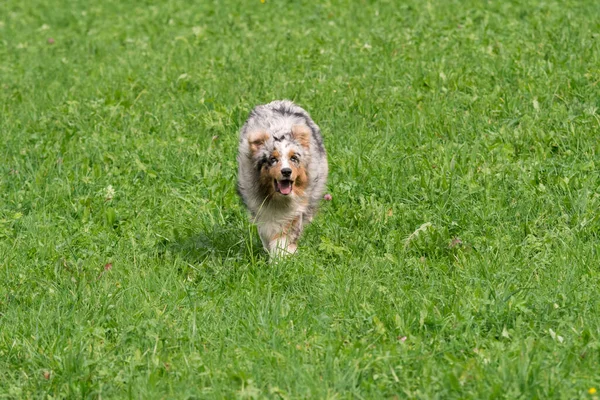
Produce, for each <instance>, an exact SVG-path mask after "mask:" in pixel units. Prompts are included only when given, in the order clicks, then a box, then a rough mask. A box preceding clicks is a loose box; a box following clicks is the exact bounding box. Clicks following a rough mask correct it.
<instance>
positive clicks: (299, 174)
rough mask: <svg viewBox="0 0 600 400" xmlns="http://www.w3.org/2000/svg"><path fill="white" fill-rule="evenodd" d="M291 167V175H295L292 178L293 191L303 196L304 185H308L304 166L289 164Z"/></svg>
mask: <svg viewBox="0 0 600 400" xmlns="http://www.w3.org/2000/svg"><path fill="white" fill-rule="evenodd" d="M291 167H292V176H295V179H294V192H295V193H296V195H297V196H303V195H304V192H305V191H306V186H307V185H308V177H307V176H306V170H305V169H304V167H302V166H301V165H300V166H298V167H297V166H295V165H293V164H292V165H291Z"/></svg>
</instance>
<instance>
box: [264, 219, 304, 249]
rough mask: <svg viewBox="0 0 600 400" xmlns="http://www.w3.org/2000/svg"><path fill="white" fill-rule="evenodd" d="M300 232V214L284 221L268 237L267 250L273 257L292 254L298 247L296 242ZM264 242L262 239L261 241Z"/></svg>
mask: <svg viewBox="0 0 600 400" xmlns="http://www.w3.org/2000/svg"><path fill="white" fill-rule="evenodd" d="M300 233H302V216H301V215H299V216H298V217H296V218H295V219H294V220H293V221H292V222H290V223H286V224H285V225H284V226H283V227H281V229H279V230H278V231H277V232H276V233H275V234H274V235H272V236H271V237H270V239H269V242H268V245H267V246H265V247H267V250H268V252H269V254H271V256H273V257H280V256H287V255H292V254H294V253H295V252H296V250H297V249H298V245H297V244H296V242H297V241H298V238H299V237H300ZM263 242H264V241H263Z"/></svg>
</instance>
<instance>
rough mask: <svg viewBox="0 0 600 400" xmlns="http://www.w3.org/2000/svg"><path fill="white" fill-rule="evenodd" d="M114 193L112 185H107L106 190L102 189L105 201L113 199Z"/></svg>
mask: <svg viewBox="0 0 600 400" xmlns="http://www.w3.org/2000/svg"><path fill="white" fill-rule="evenodd" d="M115 193H116V192H115V189H114V188H113V187H112V185H108V186H107V187H106V189H104V198H105V199H106V200H107V201H109V200H112V199H113V197H115Z"/></svg>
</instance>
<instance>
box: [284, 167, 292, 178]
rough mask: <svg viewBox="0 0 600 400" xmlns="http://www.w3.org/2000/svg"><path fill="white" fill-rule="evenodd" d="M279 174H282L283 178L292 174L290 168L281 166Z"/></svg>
mask: <svg viewBox="0 0 600 400" xmlns="http://www.w3.org/2000/svg"><path fill="white" fill-rule="evenodd" d="M281 175H283V177H284V178H289V177H290V176H291V175H292V169H291V168H281Z"/></svg>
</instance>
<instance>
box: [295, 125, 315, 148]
mask: <svg viewBox="0 0 600 400" xmlns="http://www.w3.org/2000/svg"><path fill="white" fill-rule="evenodd" d="M311 134H312V132H311V131H310V128H309V127H308V126H306V125H294V126H293V127H292V137H293V138H294V140H295V141H297V142H298V143H300V145H301V146H302V147H304V148H305V149H308V147H309V146H310V135H311Z"/></svg>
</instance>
